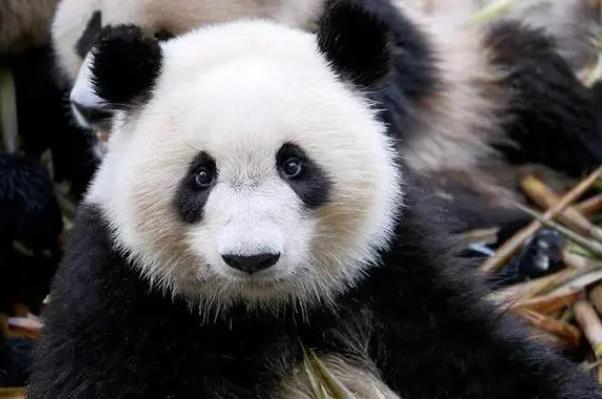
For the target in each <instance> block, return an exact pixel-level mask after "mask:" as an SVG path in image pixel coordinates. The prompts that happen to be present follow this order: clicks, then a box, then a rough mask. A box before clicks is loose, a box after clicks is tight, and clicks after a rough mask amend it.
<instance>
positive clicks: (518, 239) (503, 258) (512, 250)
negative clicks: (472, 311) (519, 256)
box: [481, 167, 602, 273]
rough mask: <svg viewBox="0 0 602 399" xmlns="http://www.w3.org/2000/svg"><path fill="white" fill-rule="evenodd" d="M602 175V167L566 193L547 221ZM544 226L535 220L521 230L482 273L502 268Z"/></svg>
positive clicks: (547, 212) (547, 215)
mask: <svg viewBox="0 0 602 399" xmlns="http://www.w3.org/2000/svg"><path fill="white" fill-rule="evenodd" d="M601 174H602V167H600V168H598V169H596V170H595V171H594V172H592V173H591V174H590V175H589V176H587V177H586V178H585V179H584V180H582V181H581V182H580V183H579V184H578V185H576V186H575V187H574V188H573V189H572V190H570V191H569V192H568V193H566V194H565V195H564V196H563V197H562V198H561V199H560V201H558V202H557V203H556V205H554V206H553V207H550V208H549V209H548V210H547V211H546V212H545V213H544V215H543V218H544V219H545V220H551V219H553V218H554V217H555V216H556V214H557V213H558V212H561V211H563V210H564V209H565V208H566V207H567V206H569V205H571V204H572V203H573V202H575V201H576V200H577V199H578V198H579V197H581V195H583V193H584V192H585V191H587V190H588V189H589V188H590V187H591V186H592V185H593V184H594V183H595V182H596V181H597V180H598V179H599V178H600V175H601ZM541 226H542V224H541V222H539V221H537V220H535V221H533V222H532V223H531V224H529V225H528V226H527V227H525V228H524V229H522V230H520V231H519V232H518V233H516V234H515V235H514V237H512V238H511V239H510V240H508V241H506V242H505V243H504V244H503V245H502V246H501V247H500V248H498V250H497V251H496V253H495V255H493V256H492V257H490V258H489V259H487V261H485V262H484V263H483V265H482V266H481V271H483V272H485V273H491V272H493V271H495V270H497V269H499V268H500V267H502V266H503V265H504V264H505V263H506V262H507V261H508V259H510V258H511V257H512V256H513V255H514V254H516V252H517V251H518V250H519V249H520V248H521V247H522V245H523V244H524V243H525V242H526V241H527V240H528V239H529V238H530V237H531V236H532V235H533V233H535V232H536V231H537V230H538V229H539V228H540V227H541Z"/></svg>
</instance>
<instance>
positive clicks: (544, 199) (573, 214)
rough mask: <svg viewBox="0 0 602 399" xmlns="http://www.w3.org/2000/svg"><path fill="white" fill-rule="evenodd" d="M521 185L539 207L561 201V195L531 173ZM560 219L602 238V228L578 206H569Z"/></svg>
mask: <svg viewBox="0 0 602 399" xmlns="http://www.w3.org/2000/svg"><path fill="white" fill-rule="evenodd" d="M520 184H521V187H522V189H523V191H524V192H525V193H526V194H527V195H528V196H529V198H530V199H531V200H532V201H533V202H534V203H535V204H537V205H538V206H539V207H541V208H544V209H547V208H549V207H552V206H554V205H556V204H557V203H558V202H559V201H560V196H559V195H558V194H556V193H555V192H554V191H553V190H552V189H551V188H549V187H548V186H547V185H546V184H545V183H544V182H543V181H541V180H540V179H538V178H537V177H536V176H534V175H532V174H529V175H527V176H525V177H524V178H523V179H522V180H521V183H520ZM558 219H559V220H560V221H561V222H562V223H564V224H566V225H567V226H569V227H571V228H573V229H575V230H577V231H579V232H581V233H583V234H585V235H587V236H590V237H593V238H595V239H597V240H602V229H599V228H597V227H596V226H594V225H593V224H592V223H590V221H589V220H587V218H585V216H583V215H582V214H581V213H579V211H578V210H577V208H576V207H574V206H568V207H567V208H566V209H565V210H564V211H562V212H560V213H559V214H558Z"/></svg>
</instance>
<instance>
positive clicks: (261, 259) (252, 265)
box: [222, 254, 280, 274]
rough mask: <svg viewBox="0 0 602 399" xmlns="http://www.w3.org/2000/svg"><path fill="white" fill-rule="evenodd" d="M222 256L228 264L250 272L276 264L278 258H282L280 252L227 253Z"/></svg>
mask: <svg viewBox="0 0 602 399" xmlns="http://www.w3.org/2000/svg"><path fill="white" fill-rule="evenodd" d="M222 258H223V259H224V262H226V263H227V264H228V266H230V267H233V268H235V269H238V270H240V271H242V272H245V273H249V274H250V273H255V272H258V271H260V270H263V269H267V268H268V267H270V266H274V265H275V264H276V262H278V259H280V254H259V255H251V256H242V255H231V254H227V255H222Z"/></svg>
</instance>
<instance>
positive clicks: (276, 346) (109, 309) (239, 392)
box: [28, 197, 600, 399]
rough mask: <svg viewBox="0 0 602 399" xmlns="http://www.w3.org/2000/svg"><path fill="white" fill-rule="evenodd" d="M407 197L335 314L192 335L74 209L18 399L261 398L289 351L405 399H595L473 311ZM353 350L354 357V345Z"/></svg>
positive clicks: (504, 324) (481, 307)
mask: <svg viewBox="0 0 602 399" xmlns="http://www.w3.org/2000/svg"><path fill="white" fill-rule="evenodd" d="M425 218H426V215H425V214H423V213H422V212H420V211H419V209H417V208H416V206H415V201H413V200H412V199H411V197H410V200H409V202H408V208H407V209H406V211H405V212H404V217H403V220H401V221H400V224H399V227H398V231H397V237H398V238H397V239H396V241H395V244H394V246H393V249H392V250H391V251H389V252H387V253H383V258H382V259H383V260H382V265H381V266H380V267H378V268H373V269H372V270H371V271H370V273H369V275H368V276H367V277H366V278H365V279H364V280H363V281H362V282H360V283H359V285H358V286H357V287H356V288H354V289H352V290H350V291H349V292H347V293H346V294H344V295H341V296H340V297H339V298H338V299H337V308H336V309H337V310H336V312H331V311H327V310H324V309H314V310H312V311H310V312H309V314H308V315H307V320H306V321H305V322H303V321H302V318H301V316H300V315H299V314H296V313H295V311H294V309H288V310H287V311H285V312H284V313H281V314H278V315H276V314H273V313H262V312H247V311H245V308H244V306H237V307H234V308H233V309H231V310H229V311H228V312H226V313H224V314H223V315H222V317H220V318H218V319H217V320H215V321H212V322H210V323H209V324H205V325H203V323H202V321H201V319H200V318H199V317H198V316H197V315H196V313H195V311H190V310H189V308H188V306H187V305H186V304H184V303H183V302H182V301H181V300H179V299H176V300H173V301H172V300H171V299H169V297H165V296H163V295H162V294H161V293H159V292H156V291H154V290H152V289H151V288H150V287H149V285H148V283H147V282H146V281H144V280H142V279H141V277H140V276H139V273H138V272H137V271H135V270H133V268H132V265H130V264H129V263H128V262H127V261H126V260H125V259H124V258H123V256H122V255H120V254H119V253H118V252H116V250H115V249H114V248H115V246H114V243H113V242H112V241H111V238H110V236H109V234H108V230H107V225H106V222H105V220H104V218H103V216H102V215H101V213H100V212H99V210H98V209H96V208H94V207H93V206H89V205H87V206H83V207H82V208H81V209H80V211H79V215H78V218H77V222H76V224H75V230H74V232H73V234H72V237H73V241H72V242H71V246H70V250H69V255H68V256H67V258H66V261H65V263H64V265H63V266H62V267H61V269H60V270H59V272H58V274H57V276H56V280H55V282H54V288H53V291H52V301H51V303H50V305H49V307H48V308H47V310H46V313H45V320H46V324H45V330H44V336H43V339H42V341H41V343H40V344H39V347H38V348H37V349H38V350H37V356H36V362H35V366H34V371H33V376H32V379H31V383H30V387H29V393H28V397H29V398H30V399H42V398H48V399H50V398H52V399H55V398H73V399H76V398H98V399H103V398H111V399H119V398H150V399H152V398H189V397H198V398H218V397H228V398H269V397H271V394H272V393H273V390H274V388H275V387H276V386H278V384H279V382H280V381H281V380H282V378H283V376H286V375H287V374H288V373H290V372H291V368H292V366H293V365H294V364H296V363H297V362H299V361H300V360H301V358H302V351H301V348H300V343H303V345H304V346H305V347H307V348H312V349H314V350H315V351H316V352H317V353H318V354H327V353H338V354H341V355H343V356H346V357H348V358H350V359H354V361H355V362H359V364H362V363H365V364H373V365H374V366H376V368H377V369H378V371H379V372H380V374H381V376H382V378H383V379H384V381H385V382H386V383H387V384H388V385H389V386H390V387H391V389H393V390H394V391H395V392H397V393H398V394H400V396H401V397H403V398H404V399H417V398H421V399H422V398H424V399H432V398H487V399H496V398H504V399H507V398H529V399H532V398H550V399H555V398H564V399H568V398H571V399H585V398H587V399H592V398H598V397H600V396H599V394H598V391H597V386H596V384H595V383H594V382H593V381H592V380H590V378H588V377H586V376H585V375H584V374H582V373H581V372H580V371H579V370H578V369H577V368H576V367H575V366H574V365H571V364H569V362H568V361H566V360H564V359H562V358H561V357H559V356H557V355H556V354H554V353H552V352H551V351H549V350H546V349H543V348H541V347H539V346H538V345H536V344H534V343H532V342H530V341H529V340H528V339H527V338H526V337H525V333H526V332H525V331H523V330H522V327H519V326H518V325H516V323H515V322H514V321H513V320H511V319H510V317H509V316H503V315H501V314H500V313H499V312H498V311H496V310H495V309H494V308H493V307H492V305H490V304H489V303H487V302H485V301H483V299H482V298H484V297H485V296H486V292H485V291H483V289H481V288H480V287H479V285H478V284H476V283H475V282H474V281H471V280H470V278H467V277H466V275H467V274H466V273H465V270H464V267H463V265H461V264H458V261H457V260H456V259H454V258H452V257H449V256H447V255H446V246H445V245H444V244H443V242H445V240H441V236H440V234H439V232H437V231H436V230H435V229H433V227H432V226H433V225H432V224H431V223H429V222H428V221H427V220H426V219H425ZM354 342H356V343H358V346H354V345H352V343H354Z"/></svg>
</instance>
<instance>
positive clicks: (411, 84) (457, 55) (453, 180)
mask: <svg viewBox="0 0 602 399" xmlns="http://www.w3.org/2000/svg"><path fill="white" fill-rule="evenodd" d="M357 2H358V3H361V4H363V5H364V6H365V7H367V8H368V9H370V11H371V12H372V13H374V14H375V15H378V16H379V18H381V19H382V20H383V21H384V22H385V23H386V24H387V26H388V27H389V28H390V29H391V31H392V35H393V46H394V51H393V53H394V61H393V63H394V68H393V70H392V73H391V74H389V75H388V77H387V78H386V79H385V81H384V82H383V84H382V85H381V86H379V87H378V88H371V89H370V97H371V98H372V99H373V100H374V101H376V102H377V104H378V105H379V108H381V109H383V112H382V113H381V115H380V116H381V118H382V120H383V121H385V122H386V123H387V124H388V125H389V127H388V130H389V134H390V136H391V137H394V138H396V139H397V140H399V141H401V142H402V143H403V146H402V150H401V151H402V155H403V156H404V158H406V160H407V164H408V167H409V168H410V169H411V170H412V171H413V172H415V173H416V175H417V176H418V177H419V179H418V182H419V183H420V184H422V185H423V186H425V187H426V188H427V190H426V191H427V192H429V193H430V194H431V195H430V197H431V199H432V200H433V202H435V203H437V204H439V205H441V206H442V207H443V208H444V209H447V210H448V211H449V214H451V215H452V216H453V217H454V219H457V220H458V221H459V223H458V224H457V226H456V228H457V230H466V229H471V228H481V227H491V226H494V225H501V226H504V225H512V226H514V225H516V224H517V222H518V223H519V224H520V223H524V222H525V221H526V218H525V217H524V215H523V214H522V213H520V212H518V211H516V210H515V208H514V205H513V204H514V201H517V200H520V199H521V195H520V194H519V193H518V192H517V186H518V185H517V180H518V179H519V176H520V174H521V173H522V169H521V167H522V166H525V165H537V167H538V168H541V169H544V170H546V171H550V170H551V171H556V172H560V173H561V174H565V175H569V176H579V175H581V174H583V173H585V172H587V171H588V170H590V169H592V168H594V167H596V166H598V164H600V163H602V112H601V110H600V104H599V102H597V101H596V100H595V96H594V93H592V92H591V91H590V90H588V89H587V88H585V87H584V86H583V85H582V84H581V83H580V82H579V80H578V79H577V78H576V77H575V75H574V73H573V71H572V70H571V68H570V67H569V65H568V63H567V62H566V61H565V60H564V59H563V58H562V57H560V55H559V54H558V52H557V51H556V48H555V46H554V43H553V41H552V40H550V39H549V38H548V37H546V36H545V35H544V34H543V33H542V32H540V31H538V30H534V29H531V28H529V27H527V26H524V25H521V24H520V23H512V22H504V23H495V24H493V25H491V26H485V27H482V28H463V29H459V28H458V29H448V28H449V27H448V26H445V25H441V24H440V23H437V21H436V20H435V21H432V20H429V19H428V18H426V17H425V16H423V15H420V13H417V12H415V10H413V9H411V8H410V7H409V6H406V5H405V4H404V2H392V1H391V0H369V1H368V0H357ZM243 3H244V2H240V1H232V2H230V3H228V4H223V5H222V4H220V6H219V7H217V6H216V4H214V3H213V2H211V1H198V2H194V4H190V3H189V2H185V1H184V2H178V3H170V5H169V7H166V6H165V5H164V4H163V3H162V2H159V1H147V2H140V1H131V2H128V4H129V5H128V7H125V8H124V7H111V4H113V0H96V1H94V2H92V1H88V2H80V1H79V0H63V1H61V3H60V4H59V8H58V12H57V17H56V19H55V23H54V26H53V38H54V43H55V47H56V49H57V54H58V61H59V66H60V68H61V69H62V70H63V72H64V73H65V75H66V76H67V77H68V78H69V79H71V80H72V81H73V82H74V86H75V87H74V89H73V91H72V93H71V100H72V105H73V108H74V110H75V114H76V115H77V116H78V119H79V120H80V121H81V122H82V123H83V124H84V125H86V126H91V127H93V128H100V129H103V130H110V128H109V124H107V120H110V116H111V115H112V110H111V109H107V107H105V106H104V105H103V104H104V102H103V99H101V98H98V97H97V96H96V95H94V93H93V92H92V90H91V89H90V84H89V76H90V74H89V65H88V62H84V60H85V58H86V55H87V54H88V49H89V48H90V46H91V45H92V44H93V43H94V40H95V38H96V37H97V36H98V35H99V34H100V32H101V31H102V29H103V27H107V26H111V25H114V24H119V23H134V24H136V25H138V26H140V27H141V28H142V30H143V31H144V32H145V33H146V34H148V35H150V36H153V35H155V36H157V37H159V38H168V37H171V36H173V35H174V34H175V35H177V34H180V33H182V32H185V31H187V30H190V29H192V28H194V27H196V26H198V25H202V24H205V23H210V22H213V21H222V20H227V19H234V18H240V17H244V16H261V17H265V18H270V19H276V20H279V21H285V22H287V23H289V24H291V25H294V26H298V27H302V28H304V29H307V30H313V29H315V25H316V21H317V18H318V17H319V15H320V14H321V13H322V9H323V0H314V1H305V0H303V1H300V0H273V1H269V2H265V3H262V4H263V5H262V6H258V5H257V4H256V3H252V4H251V3H248V4H246V6H243ZM88 61H89V58H88Z"/></svg>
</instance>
